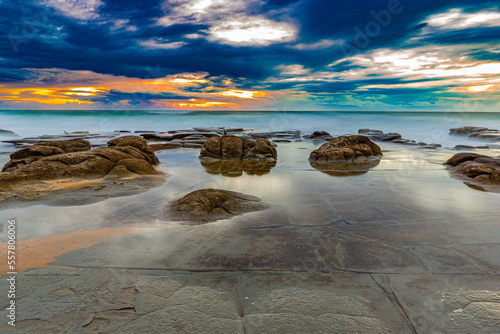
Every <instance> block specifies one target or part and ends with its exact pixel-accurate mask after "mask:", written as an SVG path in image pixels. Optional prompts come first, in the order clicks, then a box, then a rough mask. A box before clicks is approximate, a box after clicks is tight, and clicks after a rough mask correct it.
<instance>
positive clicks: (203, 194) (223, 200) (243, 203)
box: [165, 189, 270, 221]
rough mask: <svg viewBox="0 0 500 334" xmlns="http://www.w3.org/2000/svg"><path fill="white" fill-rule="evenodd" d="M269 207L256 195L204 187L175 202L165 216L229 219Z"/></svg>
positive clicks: (185, 218) (180, 218)
mask: <svg viewBox="0 0 500 334" xmlns="http://www.w3.org/2000/svg"><path fill="white" fill-rule="evenodd" d="M269 207H270V205H269V204H267V203H264V202H262V201H261V200H260V198H258V197H255V196H250V195H245V194H242V193H238V192H234V191H227V190H218V189H202V190H196V191H193V192H192V193H189V194H187V195H186V196H184V197H183V198H181V199H179V200H177V201H176V202H175V203H173V206H172V207H171V208H170V210H168V211H167V212H166V214H165V218H167V219H169V220H171V219H172V218H173V219H175V220H188V221H208V220H216V219H227V218H231V217H232V216H235V215H240V214H243V213H246V212H251V211H259V210H264V209H267V208H269Z"/></svg>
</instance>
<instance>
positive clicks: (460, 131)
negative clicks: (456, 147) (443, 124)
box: [450, 126, 497, 135]
mask: <svg viewBox="0 0 500 334" xmlns="http://www.w3.org/2000/svg"><path fill="white" fill-rule="evenodd" d="M485 131H497V130H494V129H488V128H485V127H482V126H463V127H460V128H452V129H450V135H470V134H473V133H480V132H485Z"/></svg>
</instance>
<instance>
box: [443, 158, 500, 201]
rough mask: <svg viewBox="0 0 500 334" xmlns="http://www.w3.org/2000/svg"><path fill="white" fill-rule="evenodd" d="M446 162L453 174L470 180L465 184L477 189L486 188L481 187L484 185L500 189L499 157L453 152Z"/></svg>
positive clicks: (492, 188)
mask: <svg viewBox="0 0 500 334" xmlns="http://www.w3.org/2000/svg"><path fill="white" fill-rule="evenodd" d="M446 164H447V165H449V166H451V171H452V173H453V174H454V175H456V176H458V177H459V178H461V179H464V180H466V181H469V182H470V183H466V184H468V185H471V186H473V187H474V188H476V189H479V190H486V189H485V188H483V187H482V186H486V187H487V188H488V189H490V190H493V191H500V158H492V157H489V156H486V155H481V154H477V153H468V152H467V153H458V154H455V155H454V156H453V157H451V158H450V159H449V160H448V161H446Z"/></svg>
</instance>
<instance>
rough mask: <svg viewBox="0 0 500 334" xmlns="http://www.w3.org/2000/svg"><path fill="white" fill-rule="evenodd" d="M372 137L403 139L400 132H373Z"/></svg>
mask: <svg viewBox="0 0 500 334" xmlns="http://www.w3.org/2000/svg"><path fill="white" fill-rule="evenodd" d="M369 137H370V139H372V140H378V141H392V140H396V139H401V135H400V134H399V133H383V134H373V135H369Z"/></svg>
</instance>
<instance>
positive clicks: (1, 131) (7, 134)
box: [0, 129, 19, 137]
mask: <svg viewBox="0 0 500 334" xmlns="http://www.w3.org/2000/svg"><path fill="white" fill-rule="evenodd" d="M0 136H1V137H19V136H18V135H17V134H16V133H15V132H14V131H10V130H5V129H0Z"/></svg>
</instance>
